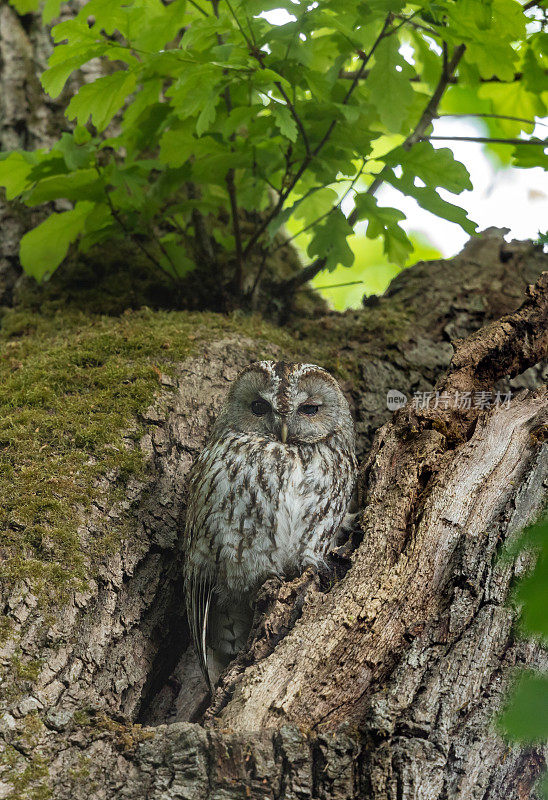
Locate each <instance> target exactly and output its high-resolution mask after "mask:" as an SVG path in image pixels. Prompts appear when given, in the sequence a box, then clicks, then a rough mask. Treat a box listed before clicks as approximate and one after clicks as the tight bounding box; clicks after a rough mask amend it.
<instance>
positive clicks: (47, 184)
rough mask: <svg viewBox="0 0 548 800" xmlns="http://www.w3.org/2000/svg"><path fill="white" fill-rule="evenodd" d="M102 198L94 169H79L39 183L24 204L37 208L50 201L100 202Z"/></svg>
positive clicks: (99, 182)
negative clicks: (63, 199) (61, 199)
mask: <svg viewBox="0 0 548 800" xmlns="http://www.w3.org/2000/svg"><path fill="white" fill-rule="evenodd" d="M103 196H104V190H103V185H102V183H101V181H100V180H99V176H98V175H97V172H96V170H95V169H81V170H75V171H73V172H69V173H67V174H66V175H52V176H51V177H49V178H44V180H41V181H39V182H38V183H37V184H36V186H35V187H34V188H33V189H32V190H31V191H30V192H29V193H28V195H26V196H25V198H24V199H25V203H26V205H29V206H38V205H40V204H41V203H48V202H49V201H50V200H56V199H58V198H65V199H66V200H71V201H73V202H76V201H77V200H100V199H101V198H102V197H103Z"/></svg>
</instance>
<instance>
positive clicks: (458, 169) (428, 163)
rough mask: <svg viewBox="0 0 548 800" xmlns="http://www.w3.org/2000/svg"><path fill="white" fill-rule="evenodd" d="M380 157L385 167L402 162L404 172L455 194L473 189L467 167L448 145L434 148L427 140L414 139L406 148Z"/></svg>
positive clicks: (394, 165) (431, 185)
mask: <svg viewBox="0 0 548 800" xmlns="http://www.w3.org/2000/svg"><path fill="white" fill-rule="evenodd" d="M382 160H383V161H384V163H385V164H386V165H387V166H388V167H396V166H397V165H398V164H401V166H402V169H403V171H404V173H406V174H408V175H412V176H413V177H417V178H420V180H421V181H424V183H425V184H426V185H427V186H429V187H432V188H433V187H436V186H440V187H441V188H443V189H447V191H449V192H453V193H454V194H459V193H460V192H462V191H463V189H471V188H472V183H471V181H470V175H469V173H468V170H467V169H466V167H465V166H464V164H461V163H460V161H456V160H455V157H454V155H453V152H452V151H451V150H450V149H449V148H448V147H439V148H435V147H432V145H431V144H430V142H417V143H416V144H414V145H413V146H412V147H411V148H409V150H406V149H404V148H403V147H396V148H395V149H394V150H391V151H390V153H387V155H385V156H383V157H382Z"/></svg>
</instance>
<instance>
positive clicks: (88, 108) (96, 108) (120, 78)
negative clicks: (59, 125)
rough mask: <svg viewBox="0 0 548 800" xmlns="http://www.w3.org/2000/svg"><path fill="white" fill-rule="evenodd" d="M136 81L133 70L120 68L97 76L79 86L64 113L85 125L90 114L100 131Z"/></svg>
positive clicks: (120, 106) (132, 88)
mask: <svg viewBox="0 0 548 800" xmlns="http://www.w3.org/2000/svg"><path fill="white" fill-rule="evenodd" d="M136 83H137V79H136V76H135V74H134V73H133V72H125V71H122V70H118V71H117V72H113V73H112V75H105V77H103V78H97V80H95V81H93V83H88V84H86V85H85V86H82V87H81V89H80V90H79V92H78V94H77V95H76V96H75V97H73V98H72V100H71V101H70V103H69V107H68V108H67V111H66V115H67V117H68V119H77V120H78V123H79V124H80V125H85V124H86V122H87V121H88V119H89V117H90V116H91V121H92V122H93V124H94V125H95V127H96V128H97V130H98V131H102V130H104V129H105V128H106V127H107V125H108V124H109V122H110V121H111V120H112V118H113V117H114V115H115V114H116V113H117V112H118V111H119V110H120V109H121V108H122V106H123V105H124V103H125V100H126V97H127V96H128V95H130V94H131V93H132V92H133V90H134V89H135V86H136Z"/></svg>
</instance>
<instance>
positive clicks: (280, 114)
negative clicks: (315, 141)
mask: <svg viewBox="0 0 548 800" xmlns="http://www.w3.org/2000/svg"><path fill="white" fill-rule="evenodd" d="M270 108H271V109H272V113H273V115H274V119H275V120H276V126H277V127H278V128H279V129H280V133H281V134H282V136H285V138H286V139H289V140H290V141H291V142H295V141H297V132H298V128H297V123H296V122H295V120H294V119H293V115H292V114H291V111H290V110H289V108H288V107H287V106H284V105H282V103H271V104H270Z"/></svg>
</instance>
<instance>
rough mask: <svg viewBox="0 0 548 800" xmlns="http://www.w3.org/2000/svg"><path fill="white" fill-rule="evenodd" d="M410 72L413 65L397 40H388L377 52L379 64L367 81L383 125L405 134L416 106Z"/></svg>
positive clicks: (374, 67) (393, 38) (376, 58)
mask: <svg viewBox="0 0 548 800" xmlns="http://www.w3.org/2000/svg"><path fill="white" fill-rule="evenodd" d="M397 67H399V70H400V71H398V69H397ZM409 72H410V68H409V65H408V64H407V62H406V61H405V59H404V58H403V57H402V56H401V55H400V53H399V40H398V39H397V37H396V36H391V37H389V38H388V39H384V40H383V41H382V42H381V43H380V44H379V46H378V47H377V49H376V50H375V63H374V65H373V67H372V68H371V72H370V73H369V76H368V78H367V87H368V88H369V92H370V99H371V101H372V103H373V104H374V105H375V107H376V109H377V111H378V113H379V116H380V118H381V122H382V123H383V125H385V126H386V127H387V129H388V130H389V131H394V132H395V133H399V132H400V131H401V130H402V127H403V125H404V123H405V122H406V119H407V112H408V110H409V108H410V106H411V104H412V102H413V96H414V92H413V88H412V85H411V83H410V81H409V78H410V74H409Z"/></svg>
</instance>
